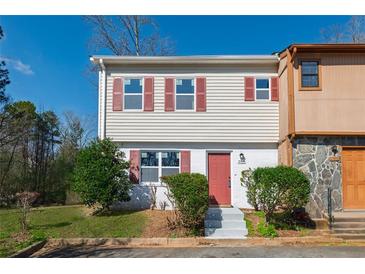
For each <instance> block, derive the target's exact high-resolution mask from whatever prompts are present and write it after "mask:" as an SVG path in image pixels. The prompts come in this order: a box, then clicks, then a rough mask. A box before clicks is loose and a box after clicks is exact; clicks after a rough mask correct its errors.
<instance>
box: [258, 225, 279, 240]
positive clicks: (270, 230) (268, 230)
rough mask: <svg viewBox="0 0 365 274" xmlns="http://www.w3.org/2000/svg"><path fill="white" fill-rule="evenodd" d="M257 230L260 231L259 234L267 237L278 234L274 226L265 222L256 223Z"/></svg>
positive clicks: (273, 236)
mask: <svg viewBox="0 0 365 274" xmlns="http://www.w3.org/2000/svg"><path fill="white" fill-rule="evenodd" d="M257 231H258V232H259V233H260V235H261V236H263V237H267V238H275V237H277V236H278V233H277V231H276V229H275V226H274V225H272V224H266V223H265V222H260V223H258V225H257Z"/></svg>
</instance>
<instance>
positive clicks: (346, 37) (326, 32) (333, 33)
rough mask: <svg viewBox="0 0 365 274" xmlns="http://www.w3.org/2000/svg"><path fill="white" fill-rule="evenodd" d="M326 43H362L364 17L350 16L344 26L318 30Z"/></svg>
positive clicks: (364, 32) (364, 39) (364, 33)
mask: <svg viewBox="0 0 365 274" xmlns="http://www.w3.org/2000/svg"><path fill="white" fill-rule="evenodd" d="M320 32H321V36H322V40H323V41H325V42H326V43H354V44H358V43H364V42H365V16H352V17H351V18H350V20H349V21H347V22H346V23H345V24H343V25H341V24H334V25H330V26H328V27H326V28H323V29H321V30H320Z"/></svg>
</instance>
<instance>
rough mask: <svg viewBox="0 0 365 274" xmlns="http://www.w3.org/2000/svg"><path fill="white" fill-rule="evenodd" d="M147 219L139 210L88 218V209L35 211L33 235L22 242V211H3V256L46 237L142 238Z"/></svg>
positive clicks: (0, 217) (0, 219)
mask: <svg viewBox="0 0 365 274" xmlns="http://www.w3.org/2000/svg"><path fill="white" fill-rule="evenodd" d="M146 222H147V216H146V214H145V212H143V211H140V212H136V211H120V212H115V213H112V214H110V215H104V216H88V215H87V214H86V210H85V207H83V206H74V207H52V208H35V209H33V210H32V212H31V213H30V231H29V232H30V233H29V234H30V235H29V237H28V238H26V239H19V237H18V235H19V232H20V225H19V212H18V210H16V209H1V210H0V257H7V256H9V255H11V254H12V253H14V252H16V251H18V250H20V249H22V248H24V247H26V246H28V245H30V244H32V243H34V242H36V241H39V240H42V239H45V238H77V237H90V238H93V237H139V236H140V235H141V234H142V232H143V230H144V228H145V225H146Z"/></svg>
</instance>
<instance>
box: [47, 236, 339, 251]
mask: <svg viewBox="0 0 365 274" xmlns="http://www.w3.org/2000/svg"><path fill="white" fill-rule="evenodd" d="M331 243H332V244H339V243H345V241H344V240H343V239H340V238H335V237H321V236H308V237H282V238H276V239H267V238H260V237H251V238H246V239H207V238H204V237H197V238H71V239H49V240H48V242H47V247H52V248H53V247H66V246H78V245H86V246H114V247H125V248H135V247H160V248H161V247H162V248H163V247H171V248H172V247H207V246H212V247H213V246H214V247H249V246H284V245H298V244H299V245H300V244H302V245H310V244H331Z"/></svg>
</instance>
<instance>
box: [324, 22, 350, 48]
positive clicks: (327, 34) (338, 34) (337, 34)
mask: <svg viewBox="0 0 365 274" xmlns="http://www.w3.org/2000/svg"><path fill="white" fill-rule="evenodd" d="M320 32H321V36H322V40H324V41H326V42H327V43H335V44H336V43H341V42H342V41H343V40H344V32H345V31H344V27H343V26H341V25H340V24H334V25H331V26H328V27H327V28H323V29H321V30H320Z"/></svg>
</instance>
